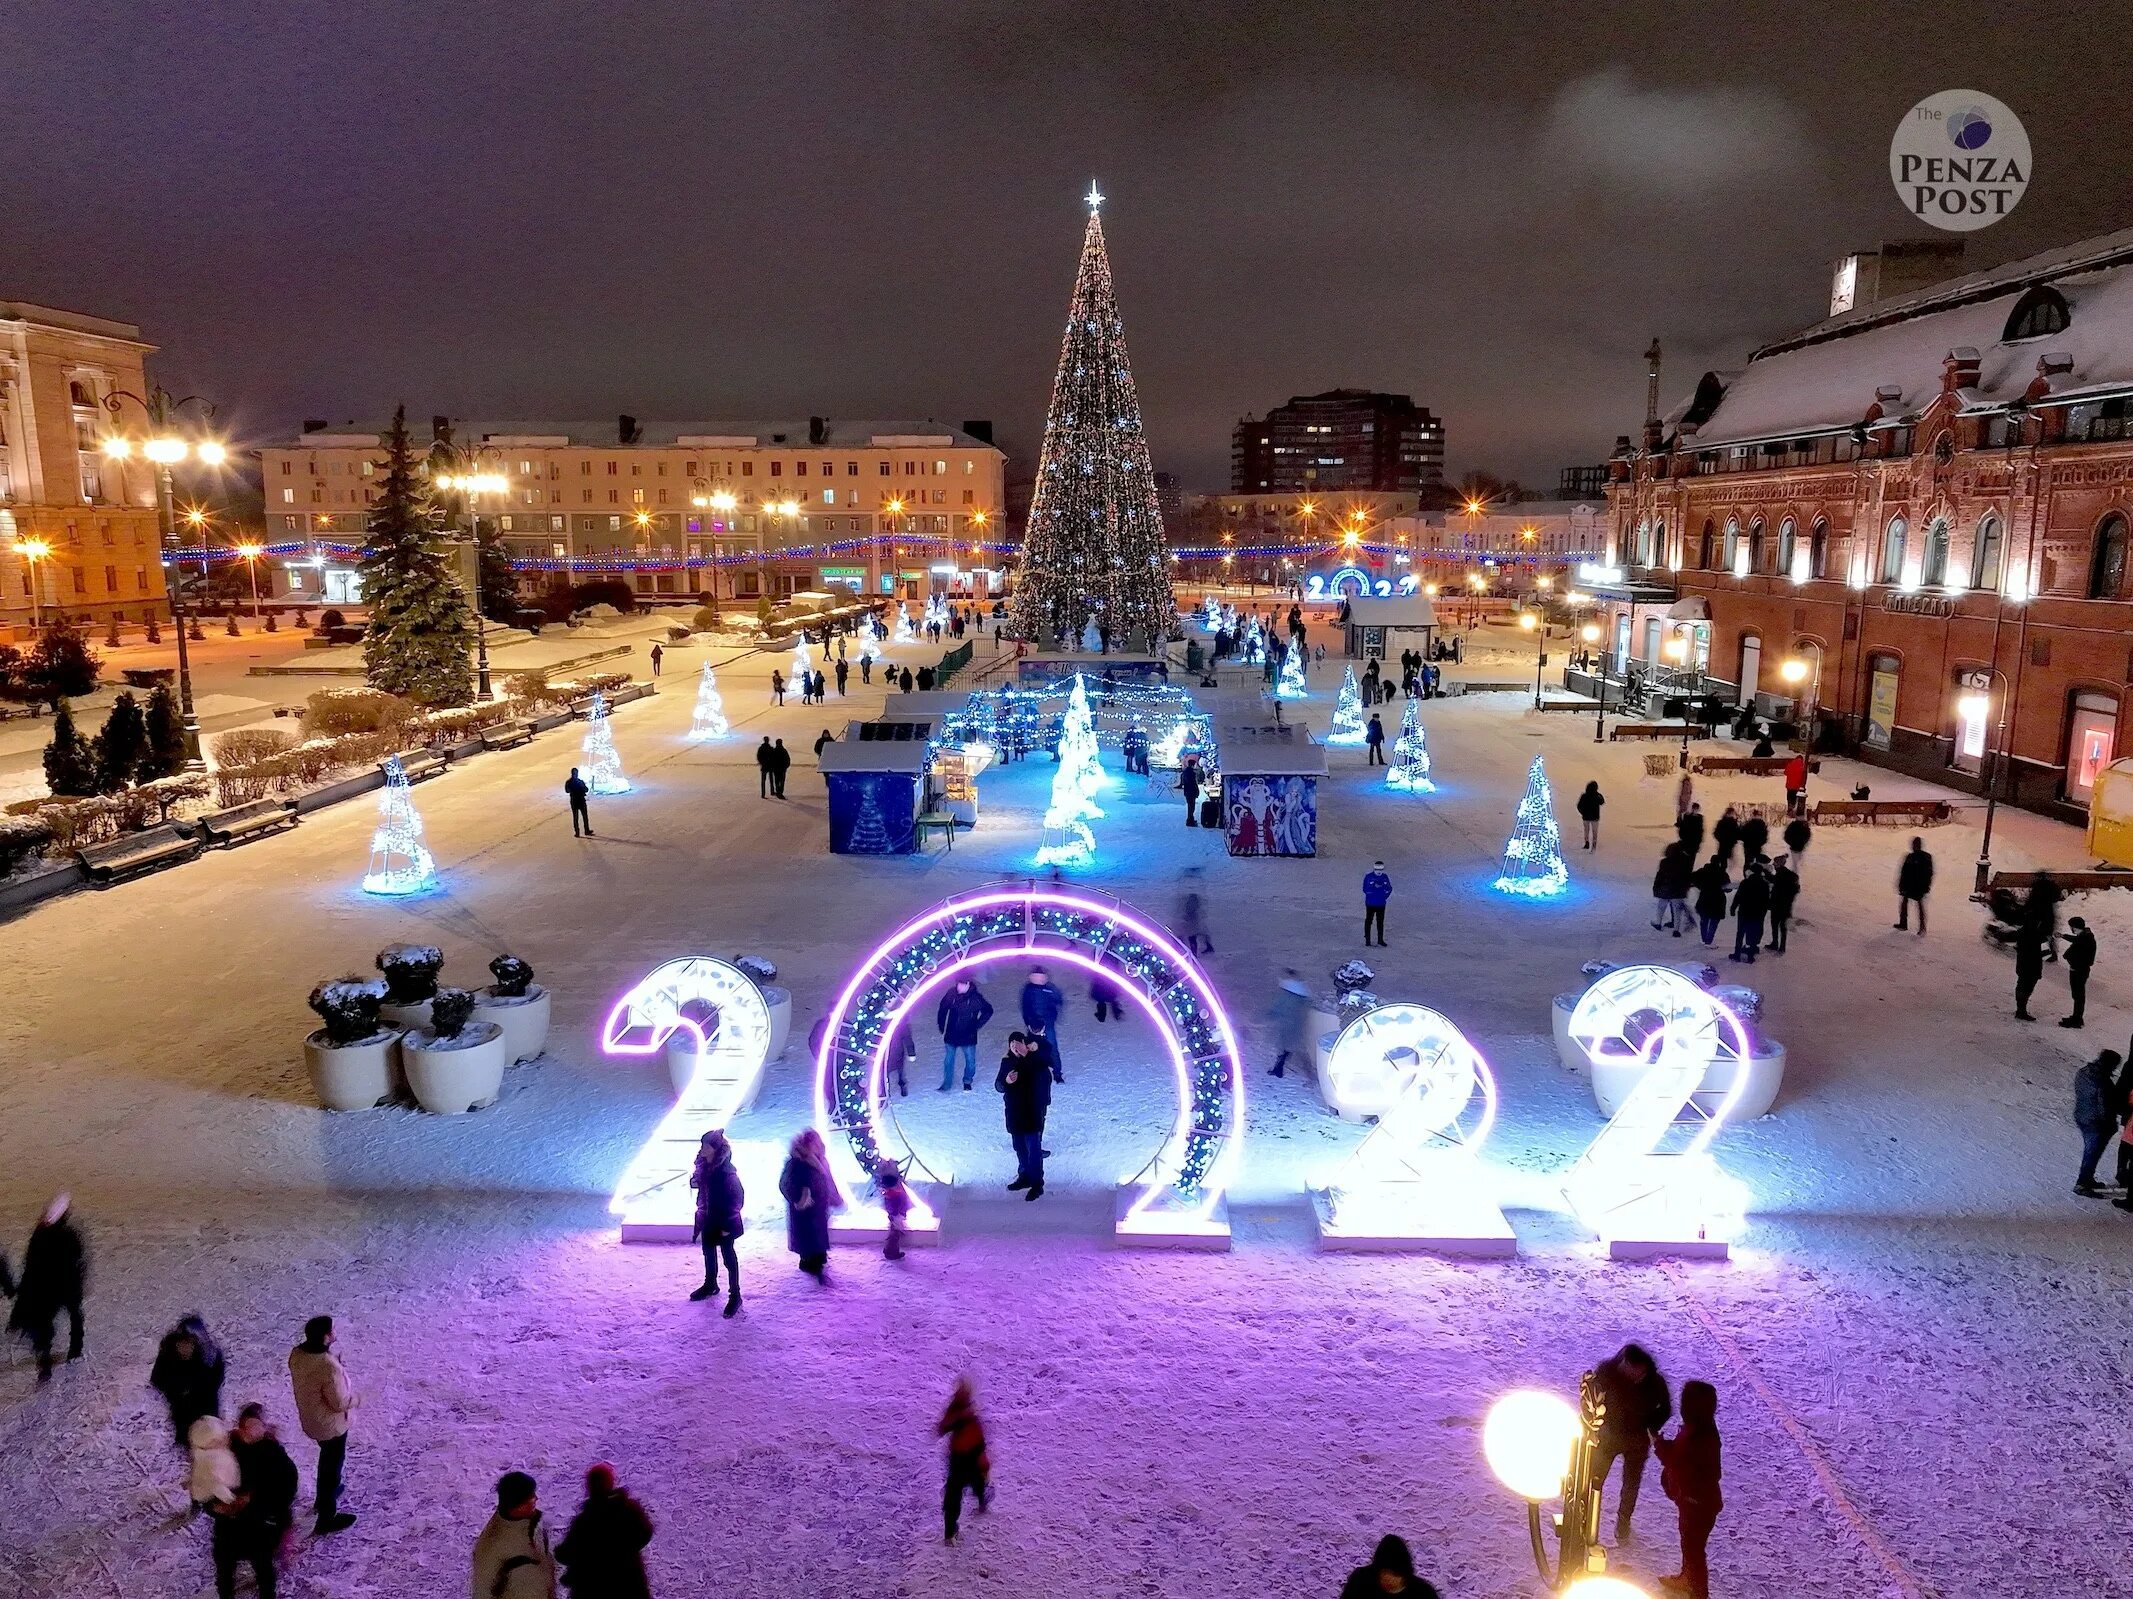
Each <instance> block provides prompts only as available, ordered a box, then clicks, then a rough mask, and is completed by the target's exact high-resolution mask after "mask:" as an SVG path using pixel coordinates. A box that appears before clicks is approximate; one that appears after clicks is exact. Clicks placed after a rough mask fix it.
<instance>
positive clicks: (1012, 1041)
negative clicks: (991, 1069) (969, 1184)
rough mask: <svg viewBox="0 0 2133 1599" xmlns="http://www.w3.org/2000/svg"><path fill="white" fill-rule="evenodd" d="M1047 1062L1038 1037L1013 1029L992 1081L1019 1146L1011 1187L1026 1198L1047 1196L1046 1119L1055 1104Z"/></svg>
mask: <svg viewBox="0 0 2133 1599" xmlns="http://www.w3.org/2000/svg"><path fill="white" fill-rule="evenodd" d="M1033 1046H1034V1047H1033ZM1047 1066H1048V1062H1047V1061H1046V1059H1045V1056H1044V1054H1043V1053H1042V1046H1041V1044H1040V1043H1039V1042H1038V1041H1037V1040H1035V1039H1032V1038H1031V1037H1030V1035H1029V1034H1027V1033H1023V1032H1013V1033H1009V1034H1008V1035H1007V1053H1006V1054H1005V1055H1003V1056H1001V1057H1000V1069H999V1071H998V1072H997V1073H995V1074H994V1076H993V1081H992V1086H993V1088H994V1089H995V1090H996V1091H997V1092H998V1093H999V1095H1000V1098H1001V1109H1002V1110H1003V1111H1004V1112H1005V1114H1006V1117H1007V1138H1008V1142H1009V1143H1011V1144H1013V1145H1014V1148H1015V1180H1014V1181H1013V1182H1011V1183H1009V1184H1008V1185H1007V1189H1008V1192H1009V1193H1020V1194H1021V1195H1022V1197H1023V1198H1024V1199H1041V1198H1043V1197H1044V1122H1045V1117H1046V1115H1047V1113H1048V1112H1049V1111H1050V1110H1051V1108H1052V1076H1051V1073H1050V1071H1049V1070H1048V1069H1047ZM1025 1190H1026V1192H1025Z"/></svg>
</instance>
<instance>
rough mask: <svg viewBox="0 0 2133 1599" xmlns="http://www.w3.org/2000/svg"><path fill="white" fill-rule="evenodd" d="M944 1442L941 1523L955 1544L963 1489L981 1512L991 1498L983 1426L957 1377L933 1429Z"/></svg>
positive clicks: (965, 1384)
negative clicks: (945, 1476)
mask: <svg viewBox="0 0 2133 1599" xmlns="http://www.w3.org/2000/svg"><path fill="white" fill-rule="evenodd" d="M933 1430H934V1431H935V1432H936V1433H938V1434H939V1435H940V1436H942V1437H944V1438H946V1439H947V1440H948V1480H947V1482H946V1483H945V1484H943V1485H942V1488H941V1523H942V1526H943V1528H944V1529H945V1532H946V1541H947V1542H949V1543H954V1542H955V1534H956V1529H957V1528H958V1527H959V1526H960V1525H961V1524H962V1520H963V1490H964V1489H966V1488H967V1489H969V1490H970V1492H971V1493H972V1494H974V1495H975V1496H976V1497H977V1501H978V1509H980V1510H984V1509H985V1508H986V1507H987V1504H988V1503H989V1501H990V1499H991V1497H992V1489H991V1481H992V1460H991V1458H990V1457H989V1456H988V1455H987V1454H986V1452H985V1423H984V1422H982V1421H980V1420H978V1407H977V1402H976V1400H974V1399H973V1398H972V1397H971V1393H970V1379H969V1378H968V1377H963V1378H959V1379H957V1381H956V1385H955V1393H954V1395H953V1396H952V1397H951V1398H950V1399H949V1401H948V1408H947V1409H946V1410H944V1411H942V1412H941V1419H940V1424H939V1425H938V1426H937V1427H935V1428H934V1429H933Z"/></svg>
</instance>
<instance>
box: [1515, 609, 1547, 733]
mask: <svg viewBox="0 0 2133 1599" xmlns="http://www.w3.org/2000/svg"><path fill="white" fill-rule="evenodd" d="M1518 625H1519V626H1520V627H1522V628H1524V629H1525V630H1526V631H1527V632H1528V633H1531V634H1532V635H1533V640H1534V643H1535V644H1536V645H1538V646H1539V647H1538V648H1537V649H1536V650H1535V651H1534V655H1533V708H1534V709H1535V710H1536V711H1537V710H1539V709H1540V708H1541V672H1542V670H1543V669H1544V668H1545V667H1546V666H1547V664H1548V632H1547V629H1545V628H1543V627H1542V626H1541V625H1540V618H1539V617H1538V616H1536V615H1534V613H1533V612H1531V611H1520V612H1519V613H1518Z"/></svg>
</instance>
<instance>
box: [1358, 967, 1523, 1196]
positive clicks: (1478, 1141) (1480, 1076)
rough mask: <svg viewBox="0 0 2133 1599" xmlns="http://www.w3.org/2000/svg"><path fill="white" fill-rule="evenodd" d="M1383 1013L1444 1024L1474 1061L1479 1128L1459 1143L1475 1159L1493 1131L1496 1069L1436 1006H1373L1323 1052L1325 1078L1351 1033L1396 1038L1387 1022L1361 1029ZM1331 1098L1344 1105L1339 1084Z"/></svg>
mask: <svg viewBox="0 0 2133 1599" xmlns="http://www.w3.org/2000/svg"><path fill="white" fill-rule="evenodd" d="M1386 1011H1406V1012H1408V1013H1409V1014H1410V1015H1412V1016H1415V1017H1416V1018H1417V1019H1419V1018H1420V1017H1423V1016H1431V1017H1435V1018H1436V1019H1437V1020H1438V1021H1439V1022H1442V1023H1443V1024H1444V1027H1445V1030H1446V1031H1447V1032H1449V1033H1450V1034H1451V1036H1452V1037H1453V1038H1455V1039H1457V1040H1458V1041H1459V1043H1460V1044H1462V1045H1464V1046H1465V1048H1466V1052H1467V1053H1468V1054H1469V1055H1471V1056H1472V1057H1473V1058H1474V1070H1473V1086H1472V1088H1470V1089H1469V1090H1468V1093H1469V1095H1471V1094H1472V1093H1474V1092H1475V1091H1477V1090H1478V1091H1479V1092H1480V1094H1481V1125H1480V1126H1479V1127H1478V1128H1477V1129H1476V1130H1475V1133H1474V1136H1473V1137H1472V1138H1471V1139H1468V1138H1462V1139H1461V1140H1460V1147H1461V1148H1463V1149H1465V1150H1466V1151H1467V1152H1468V1153H1470V1154H1473V1155H1475V1156H1476V1157H1477V1158H1478V1156H1479V1155H1480V1152H1481V1150H1482V1149H1483V1148H1484V1147H1486V1146H1487V1144H1488V1141H1489V1134H1491V1133H1493V1132H1494V1131H1495V1130H1496V1111H1497V1093H1496V1069H1495V1068H1494V1067H1493V1066H1491V1065H1490V1064H1489V1057H1488V1056H1486V1055H1484V1054H1482V1052H1481V1046H1480V1045H1479V1044H1476V1043H1475V1042H1474V1041H1473V1040H1472V1039H1471V1038H1469V1037H1467V1036H1466V1029H1465V1028H1463V1027H1461V1026H1460V1025H1459V1024H1458V1023H1457V1022H1455V1021H1453V1020H1452V1019H1451V1018H1450V1017H1449V1016H1447V1015H1445V1014H1444V1012H1443V1011H1441V1010H1438V1009H1437V1008H1436V1007H1434V1006H1431V1005H1419V1004H1415V1003H1412V1002H1411V1001H1408V1000H1401V999H1395V1000H1389V1001H1387V1002H1386V1003H1385V1004H1382V1005H1373V1006H1372V1007H1371V1008H1370V1009H1369V1010H1366V1011H1365V1012H1363V1014H1362V1015H1360V1016H1358V1017H1356V1019H1355V1020H1354V1021H1352V1022H1350V1023H1349V1024H1348V1025H1347V1026H1346V1027H1343V1028H1342V1029H1341V1030H1340V1032H1339V1033H1337V1034H1336V1035H1335V1036H1334V1039H1333V1047H1332V1048H1331V1049H1330V1050H1328V1051H1327V1052H1326V1072H1327V1074H1328V1076H1331V1075H1332V1074H1333V1069H1334V1066H1335V1064H1336V1063H1337V1062H1338V1061H1339V1060H1340V1055H1341V1046H1342V1045H1343V1044H1345V1043H1347V1042H1348V1040H1349V1036H1350V1035H1351V1034H1353V1035H1354V1036H1355V1038H1356V1039H1358V1040H1362V1039H1364V1038H1366V1037H1373V1036H1375V1035H1377V1034H1378V1033H1381V1032H1391V1033H1395V1036H1397V1033H1396V1030H1395V1029H1394V1028H1393V1027H1392V1025H1391V1024H1390V1023H1389V1022H1387V1023H1381V1024H1380V1025H1379V1026H1377V1027H1373V1028H1370V1029H1369V1030H1368V1031H1367V1032H1364V1031H1362V1030H1361V1029H1362V1028H1363V1025H1364V1023H1366V1022H1369V1021H1371V1020H1373V1019H1374V1018H1376V1017H1377V1016H1379V1015H1382V1014H1383V1013H1384V1012H1386ZM1402 1042H1405V1040H1404V1039H1403V1040H1402ZM1334 1097H1335V1098H1336V1099H1339V1100H1341V1101H1342V1102H1343V1103H1344V1104H1345V1103H1346V1102H1347V1096H1346V1095H1344V1094H1342V1093H1341V1091H1340V1089H1339V1086H1338V1084H1336V1085H1335V1087H1334ZM1460 1109H1462V1110H1464V1109H1465V1106H1464V1105H1463V1104H1462V1105H1461V1107H1460ZM1378 1119H1379V1120H1380V1121H1382V1120H1384V1117H1383V1115H1382V1114H1381V1115H1380V1116H1379V1118H1378ZM1450 1125H1451V1126H1452V1127H1454V1128H1456V1127H1457V1126H1458V1125H1459V1119H1458V1117H1457V1116H1456V1115H1455V1116H1454V1117H1453V1118H1452V1121H1451V1124H1450ZM1430 1130H1431V1132H1433V1133H1441V1131H1442V1129H1440V1128H1432V1129H1430ZM1356 1147H1357V1148H1361V1147H1362V1146H1361V1145H1357V1146H1356Z"/></svg>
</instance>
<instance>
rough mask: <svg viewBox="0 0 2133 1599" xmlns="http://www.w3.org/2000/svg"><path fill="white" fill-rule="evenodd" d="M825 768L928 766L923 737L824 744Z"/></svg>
mask: <svg viewBox="0 0 2133 1599" xmlns="http://www.w3.org/2000/svg"><path fill="white" fill-rule="evenodd" d="M821 761H822V770H823V772H824V773H825V774H828V773H831V772H903V773H908V774H911V775H916V774H917V773H920V772H923V771H924V770H925V769H926V741H925V740H924V739H922V738H882V739H864V740H862V739H856V738H851V739H840V740H838V741H837V742H836V743H834V744H825V745H823V746H822V755H821Z"/></svg>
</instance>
